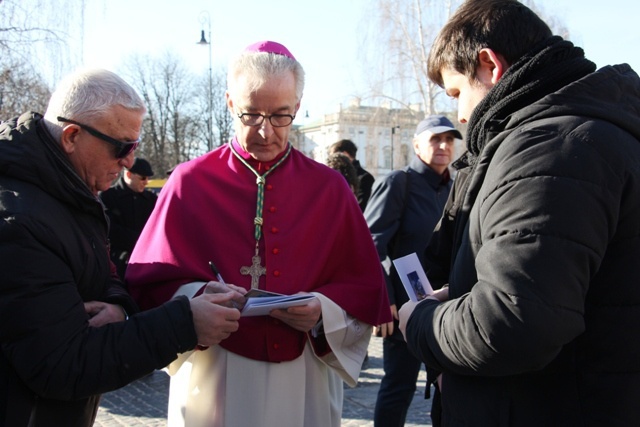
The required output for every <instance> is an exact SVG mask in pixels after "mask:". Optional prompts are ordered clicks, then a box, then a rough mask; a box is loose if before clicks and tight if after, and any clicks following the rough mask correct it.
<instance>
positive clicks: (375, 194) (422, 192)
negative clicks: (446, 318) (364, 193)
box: [364, 156, 452, 309]
mask: <svg viewBox="0 0 640 427" xmlns="http://www.w3.org/2000/svg"><path fill="white" fill-rule="evenodd" d="M451 185H452V184H451V180H450V179H449V173H448V172H447V173H446V175H444V176H443V175H439V174H438V173H436V172H435V171H433V170H432V169H431V168H429V167H428V166H427V165H426V164H425V163H424V162H423V161H422V160H420V158H418V157H417V156H414V157H413V159H412V160H411V163H410V164H409V166H407V167H405V168H404V169H402V170H397V171H394V172H391V173H390V174H389V175H386V176H384V177H382V178H380V179H378V180H377V181H376V183H375V185H374V187H373V191H372V194H371V198H370V199H369V204H368V205H367V209H366V210H365V213H364V215H365V219H366V220H367V225H368V226H369V230H370V231H371V236H372V237H373V242H374V244H375V246H376V250H377V251H378V256H379V257H380V261H381V262H382V264H383V267H384V268H383V270H384V273H385V280H386V282H387V292H388V294H389V302H390V303H391V304H395V305H396V306H397V308H398V309H400V307H401V306H402V304H404V303H405V302H407V301H408V299H409V297H408V296H407V292H406V291H405V289H404V286H403V285H402V282H401V280H400V277H399V276H398V273H397V272H396V269H395V267H394V266H393V265H392V263H391V261H392V260H393V259H395V258H399V257H402V256H405V255H408V254H410V253H413V252H416V254H417V255H418V258H419V259H420V261H421V262H423V261H424V256H423V255H424V251H425V248H426V247H427V243H428V242H429V238H430V237H431V232H432V231H433V229H434V227H435V225H436V224H437V222H438V220H439V219H440V216H441V215H442V209H443V208H444V205H445V202H446V201H447V198H448V196H449V190H450V189H451Z"/></svg>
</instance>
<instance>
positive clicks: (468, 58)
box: [400, 0, 640, 427]
mask: <svg viewBox="0 0 640 427" xmlns="http://www.w3.org/2000/svg"><path fill="white" fill-rule="evenodd" d="M427 65H428V70H429V77H430V78H431V79H432V80H433V81H434V82H436V83H438V84H439V85H441V86H442V87H444V89H445V91H446V92H447V94H448V95H450V96H452V97H453V98H456V99H457V100H458V108H459V111H458V118H459V120H460V121H461V122H463V123H466V122H468V134H467V149H468V153H467V155H465V156H464V159H463V161H462V162H461V163H463V164H466V168H465V169H464V174H465V176H466V179H464V180H463V182H464V185H460V186H458V185H456V187H455V188H454V194H456V200H454V201H453V203H452V204H451V207H452V208H453V209H451V210H449V211H447V213H446V215H445V217H444V218H443V224H445V223H446V224H449V226H448V227H445V228H442V227H441V229H440V231H446V230H449V233H448V235H447V236H445V237H444V240H445V241H446V240H448V243H447V242H444V244H442V245H440V247H441V248H446V247H447V246H449V247H450V248H451V251H450V252H449V254H448V257H445V258H441V259H445V260H446V259H447V258H448V261H444V264H443V265H441V266H440V267H441V268H442V267H444V269H445V270H448V274H447V278H448V284H449V286H448V287H446V288H444V289H443V290H442V291H440V292H436V294H434V295H433V296H431V297H428V299H426V300H424V301H422V302H420V303H417V304H414V303H412V302H409V303H407V304H405V305H404V307H403V308H402V309H401V310H400V322H401V323H400V327H401V329H403V330H404V334H405V337H406V339H407V342H408V345H409V347H410V348H411V349H412V351H414V352H415V354H416V355H418V356H419V357H420V359H422V360H423V361H425V363H426V364H427V366H430V367H432V368H434V369H438V370H439V371H440V372H442V377H441V381H440V384H441V392H442V394H441V403H442V419H441V425H446V426H462V425H474V426H516V427H518V426H604V425H606V426H631V425H637V424H638V420H640V407H639V406H638V404H637V402H638V401H639V400H640V341H638V339H637V337H638V336H640V283H639V280H640V279H638V278H639V277H640V263H639V262H638V260H640V215H638V212H640V167H639V165H640V79H639V78H638V75H637V74H636V73H635V72H634V71H633V70H632V69H631V68H630V67H629V66H628V65H627V64H622V65H615V66H607V67H604V68H601V69H599V70H597V71H596V66H595V64H593V63H592V62H591V61H589V60H587V59H586V58H585V57H584V52H583V51H582V49H580V48H578V47H575V46H574V45H573V44H572V43H570V42H568V41H566V40H563V39H562V38H560V37H557V36H552V33H551V31H550V29H549V27H548V26H547V25H546V24H545V23H544V22H543V21H542V20H540V18H539V17H538V16H536V15H535V14H534V13H533V12H532V11H531V10H529V9H528V8H526V7H525V6H524V5H522V4H521V3H519V2H517V1H514V0H471V1H467V2H465V3H464V4H463V5H462V6H461V8H460V9H459V10H458V11H457V12H456V13H455V14H454V15H453V16H452V18H451V19H450V21H449V22H448V23H447V25H446V26H445V27H444V29H443V30H442V31H441V32H440V34H439V36H438V37H437V38H436V41H435V42H434V45H433V48H432V50H431V53H430V56H429V60H428V64H427ZM451 225H452V226H451ZM438 234H440V233H438ZM445 234H447V233H445ZM436 238H439V237H437V236H434V239H436ZM435 246H436V247H437V246H438V245H435ZM428 274H429V272H428ZM436 425H439V424H436Z"/></svg>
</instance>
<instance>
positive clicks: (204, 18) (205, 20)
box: [198, 10, 213, 152]
mask: <svg viewBox="0 0 640 427" xmlns="http://www.w3.org/2000/svg"><path fill="white" fill-rule="evenodd" d="M204 24H207V26H208V29H209V40H207V38H206V37H205V36H204ZM200 25H202V29H201V30H200V41H199V42H198V44H199V45H209V97H208V98H209V99H208V101H209V116H208V118H207V127H208V131H209V132H208V133H209V136H208V138H207V152H209V151H211V150H212V148H213V69H212V66H211V57H212V53H211V51H212V50H213V47H212V46H211V42H212V40H211V15H209V12H207V11H206V10H203V11H202V12H200Z"/></svg>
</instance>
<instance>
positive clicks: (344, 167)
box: [327, 153, 359, 195]
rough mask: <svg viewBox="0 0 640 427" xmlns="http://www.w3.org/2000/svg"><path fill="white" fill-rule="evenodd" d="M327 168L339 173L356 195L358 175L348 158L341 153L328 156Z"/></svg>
mask: <svg viewBox="0 0 640 427" xmlns="http://www.w3.org/2000/svg"><path fill="white" fill-rule="evenodd" d="M327 166H329V167H330V168H331V169H335V170H337V171H338V172H340V174H341V175H342V176H343V177H344V179H346V180H347V184H349V187H350V188H351V191H353V194H354V195H355V194H357V193H358V184H359V183H358V175H357V173H356V168H355V166H353V163H351V159H350V158H349V156H347V155H346V154H343V153H334V154H330V155H329V157H328V158H327Z"/></svg>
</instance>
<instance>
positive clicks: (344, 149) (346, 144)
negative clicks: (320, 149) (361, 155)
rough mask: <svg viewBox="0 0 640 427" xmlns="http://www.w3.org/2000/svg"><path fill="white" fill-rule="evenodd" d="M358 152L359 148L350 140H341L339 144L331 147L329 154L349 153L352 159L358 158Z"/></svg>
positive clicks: (336, 143)
mask: <svg viewBox="0 0 640 427" xmlns="http://www.w3.org/2000/svg"><path fill="white" fill-rule="evenodd" d="M357 151H358V147H357V146H356V144H354V143H353V141H351V140H350V139H341V140H340V141H338V142H335V143H333V144H332V145H331V147H330V149H329V154H333V153H347V154H348V155H350V156H351V157H352V158H354V159H355V158H356V152H357Z"/></svg>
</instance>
